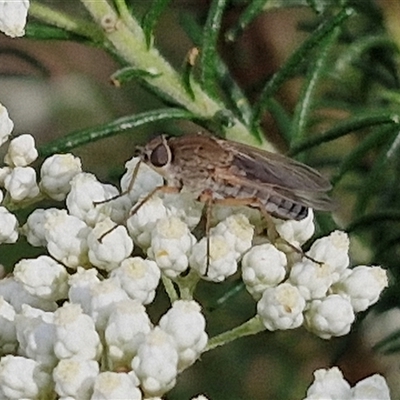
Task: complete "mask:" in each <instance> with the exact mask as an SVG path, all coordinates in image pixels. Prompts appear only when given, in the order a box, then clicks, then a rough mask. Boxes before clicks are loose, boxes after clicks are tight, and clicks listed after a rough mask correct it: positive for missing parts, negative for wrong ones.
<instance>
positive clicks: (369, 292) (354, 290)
mask: <svg viewBox="0 0 400 400" xmlns="http://www.w3.org/2000/svg"><path fill="white" fill-rule="evenodd" d="M387 286H388V278H387V275H386V271H385V270H384V269H382V268H381V267H368V266H365V265H360V266H358V267H355V268H353V269H351V270H346V271H345V272H344V274H343V276H342V277H341V279H340V281H339V282H337V283H336V284H335V285H334V286H333V287H332V291H333V292H334V293H338V294H341V295H344V296H346V295H347V296H348V297H349V298H350V302H351V305H352V306H353V310H354V311H355V312H360V311H364V310H366V309H367V308H368V307H369V306H371V305H372V304H375V303H376V302H377V301H378V299H379V296H380V294H381V292H382V290H383V289H384V288H385V287H387Z"/></svg>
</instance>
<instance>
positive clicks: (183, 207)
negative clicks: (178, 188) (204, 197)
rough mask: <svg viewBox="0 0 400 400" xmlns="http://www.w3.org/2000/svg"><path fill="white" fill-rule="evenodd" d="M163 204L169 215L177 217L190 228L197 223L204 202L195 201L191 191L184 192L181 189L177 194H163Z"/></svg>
mask: <svg viewBox="0 0 400 400" xmlns="http://www.w3.org/2000/svg"><path fill="white" fill-rule="evenodd" d="M163 204H164V206H165V207H166V208H167V209H168V214H169V215H174V216H175V217H178V218H179V219H180V220H182V221H183V222H184V223H185V224H186V225H187V226H188V227H189V229H190V230H192V229H194V228H195V227H196V226H197V225H198V224H199V222H200V219H201V216H202V215H203V207H204V204H203V203H201V202H200V201H196V200H195V198H194V196H193V194H192V193H187V192H186V193H185V192H183V190H182V192H180V193H177V194H169V193H167V194H165V195H164V197H163Z"/></svg>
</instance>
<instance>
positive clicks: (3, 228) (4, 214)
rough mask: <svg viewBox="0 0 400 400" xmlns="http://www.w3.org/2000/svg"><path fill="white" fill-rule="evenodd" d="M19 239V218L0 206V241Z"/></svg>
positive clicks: (12, 241)
mask: <svg viewBox="0 0 400 400" xmlns="http://www.w3.org/2000/svg"><path fill="white" fill-rule="evenodd" d="M17 239H18V220H17V218H16V217H15V215H14V214H11V213H10V212H9V211H8V210H7V209H6V208H5V207H3V206H0V243H15V242H16V241H17Z"/></svg>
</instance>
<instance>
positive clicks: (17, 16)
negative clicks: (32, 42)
mask: <svg viewBox="0 0 400 400" xmlns="http://www.w3.org/2000/svg"><path fill="white" fill-rule="evenodd" d="M28 9H29V0H18V1H15V0H3V1H2V2H0V31H2V32H4V33H5V34H6V35H7V36H10V37H12V38H15V37H20V36H24V34H25V25H26V18H27V16H28Z"/></svg>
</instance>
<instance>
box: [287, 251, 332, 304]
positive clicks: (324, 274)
mask: <svg viewBox="0 0 400 400" xmlns="http://www.w3.org/2000/svg"><path fill="white" fill-rule="evenodd" d="M332 272H333V271H332V268H331V266H330V265H328V264H325V263H323V264H317V263H315V262H313V261H311V260H309V259H307V258H305V257H303V259H302V261H300V262H297V263H296V264H294V265H293V267H292V268H291V270H290V276H289V282H290V283H291V284H292V285H294V286H296V287H297V288H298V289H299V290H300V293H301V295H302V296H303V297H304V298H305V299H306V300H311V299H320V298H322V297H325V296H326V294H327V292H328V289H329V288H330V286H331V285H332V283H333V280H334V278H335V275H334V274H333V273H332Z"/></svg>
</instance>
